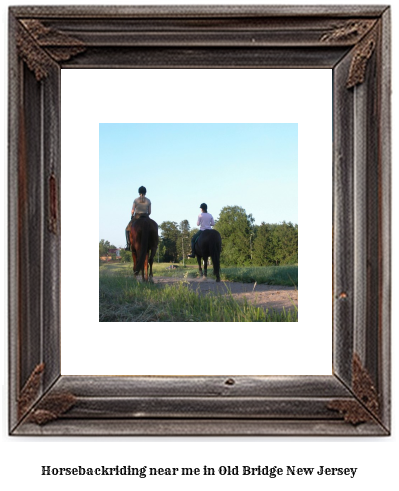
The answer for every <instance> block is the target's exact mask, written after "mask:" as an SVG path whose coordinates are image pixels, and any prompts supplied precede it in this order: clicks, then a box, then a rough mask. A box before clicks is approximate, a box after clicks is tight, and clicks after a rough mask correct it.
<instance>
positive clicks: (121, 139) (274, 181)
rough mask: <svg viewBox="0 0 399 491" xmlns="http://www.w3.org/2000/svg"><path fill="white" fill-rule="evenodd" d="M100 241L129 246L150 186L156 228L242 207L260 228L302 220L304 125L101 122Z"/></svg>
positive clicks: (148, 195)
mask: <svg viewBox="0 0 399 491" xmlns="http://www.w3.org/2000/svg"><path fill="white" fill-rule="evenodd" d="M99 126H100V128H99V131H100V135H99V136H100V148H99V154H100V169H99V170H100V172H99V174H100V175H99V178H100V181H99V182H100V190H99V191H100V194H99V196H100V206H99V209H100V217H99V218H100V227H99V232H100V237H99V239H100V240H101V239H105V240H109V241H110V242H111V244H113V245H115V246H117V247H119V246H124V244H125V238H124V227H125V226H126V225H127V223H128V221H129V219H130V211H131V206H132V203H133V200H134V198H136V197H137V196H138V192H137V191H138V188H139V187H140V186H145V187H146V188H147V197H148V198H150V200H151V203H152V215H151V218H153V219H154V220H155V221H156V222H157V223H158V224H161V223H162V222H164V221H167V220H169V221H174V222H177V223H180V222H181V221H182V220H185V219H187V220H188V221H189V223H190V226H191V228H194V227H195V226H196V221H197V216H198V214H199V212H200V210H199V205H200V204H201V203H203V202H205V203H207V205H208V212H209V213H212V215H213V216H214V218H215V219H217V218H218V216H219V213H220V210H221V209H222V208H223V207H224V206H235V205H237V206H241V207H242V208H244V209H245V211H246V212H247V213H248V214H249V213H252V215H253V217H254V218H255V223H257V224H260V223H261V222H268V223H279V222H282V221H287V222H288V221H291V222H293V223H298V125H297V124H295V123H293V124H291V123H289V124H282V123H279V124H271V123H265V124H259V123H253V124H248V123H244V124H238V123H231V124H228V123H223V124H222V123H209V124H204V123H199V124H192V123H182V124H175V123H172V124H166V123H154V124H152V123H150V124H149V123H145V124H137V123H132V124H125V123H123V124H115V123H109V124H108V123H102V124H100V125H99Z"/></svg>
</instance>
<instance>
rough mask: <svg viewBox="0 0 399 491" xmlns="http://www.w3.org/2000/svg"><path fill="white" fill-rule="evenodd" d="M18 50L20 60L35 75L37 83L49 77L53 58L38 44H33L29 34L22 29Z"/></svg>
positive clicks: (18, 37)
mask: <svg viewBox="0 0 399 491" xmlns="http://www.w3.org/2000/svg"><path fill="white" fill-rule="evenodd" d="M17 49H18V54H19V56H20V58H21V59H22V60H23V61H24V62H25V63H26V64H27V66H28V68H29V70H31V71H32V72H33V73H34V74H35V77H36V80H37V81H40V80H42V79H43V78H45V77H47V75H48V72H49V70H50V67H51V58H49V56H48V55H47V53H46V52H45V51H43V50H42V49H41V48H40V47H39V46H38V45H37V44H36V43H34V42H32V39H31V38H30V37H29V34H28V33H27V32H26V31H24V29H22V28H20V29H19V30H18V34H17Z"/></svg>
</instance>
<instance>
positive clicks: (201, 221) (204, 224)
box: [188, 203, 215, 257]
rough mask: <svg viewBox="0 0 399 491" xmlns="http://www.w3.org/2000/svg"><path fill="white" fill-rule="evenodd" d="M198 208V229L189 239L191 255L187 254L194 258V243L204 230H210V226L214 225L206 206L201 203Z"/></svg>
mask: <svg viewBox="0 0 399 491" xmlns="http://www.w3.org/2000/svg"><path fill="white" fill-rule="evenodd" d="M200 208H201V213H200V214H199V215H198V220H197V225H199V227H200V229H199V230H198V232H197V233H196V234H194V235H193V236H192V238H191V254H189V255H188V257H195V243H196V241H197V240H198V237H199V236H200V235H201V232H202V231H204V230H210V228H211V226H213V225H215V220H214V219H213V216H212V215H211V214H210V213H208V205H207V204H206V203H201V205H200Z"/></svg>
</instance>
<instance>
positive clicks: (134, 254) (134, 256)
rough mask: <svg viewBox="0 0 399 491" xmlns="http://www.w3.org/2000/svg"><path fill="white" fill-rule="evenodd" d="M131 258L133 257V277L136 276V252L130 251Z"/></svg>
mask: <svg viewBox="0 0 399 491" xmlns="http://www.w3.org/2000/svg"><path fill="white" fill-rule="evenodd" d="M132 256H133V273H134V275H135V276H137V274H136V264H137V253H136V251H132Z"/></svg>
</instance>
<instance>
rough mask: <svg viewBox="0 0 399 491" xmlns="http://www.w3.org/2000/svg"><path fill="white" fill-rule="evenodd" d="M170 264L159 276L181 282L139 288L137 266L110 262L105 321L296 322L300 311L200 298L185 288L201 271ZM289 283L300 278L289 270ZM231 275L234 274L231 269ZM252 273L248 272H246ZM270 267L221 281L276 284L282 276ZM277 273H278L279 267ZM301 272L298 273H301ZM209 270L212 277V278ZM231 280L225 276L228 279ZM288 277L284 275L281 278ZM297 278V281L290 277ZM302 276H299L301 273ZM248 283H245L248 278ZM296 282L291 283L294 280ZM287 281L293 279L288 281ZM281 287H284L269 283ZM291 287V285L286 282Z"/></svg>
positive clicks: (104, 286) (103, 280)
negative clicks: (133, 272) (186, 282)
mask: <svg viewBox="0 0 399 491" xmlns="http://www.w3.org/2000/svg"><path fill="white" fill-rule="evenodd" d="M168 266H169V264H165V263H160V264H158V263H156V264H154V275H156V276H167V277H175V278H176V277H177V278H180V279H181V281H180V282H178V283H177V284H174V285H165V286H162V287H160V285H156V284H151V283H139V282H137V281H136V280H135V279H134V277H133V274H132V264H131V263H130V264H129V263H127V264H118V263H109V264H104V265H102V266H101V267H100V319H99V320H100V322H159V321H161V322H297V320H298V313H297V310H296V309H295V308H293V309H292V310H289V311H283V312H274V311H269V310H263V309H262V308H258V307H254V306H253V305H251V304H248V303H247V302H237V301H236V300H235V299H234V298H233V297H232V296H231V295H206V296H201V295H198V294H197V293H196V292H195V291H192V290H190V289H189V288H187V286H186V285H185V283H184V281H185V278H189V277H196V276H197V268H193V267H187V268H183V267H178V268H177V269H173V270H167V269H166V268H167V267H168ZM290 268H293V270H289V271H290V274H288V273H287V272H286V274H285V275H288V276H289V277H290V278H291V277H292V276H294V278H295V274H294V271H295V268H296V267H292V266H291V267H290ZM230 269H231V270H232V271H229V270H230ZM246 269H248V270H251V272H245V271H241V270H246ZM264 269H267V268H229V270H225V269H223V271H222V278H223V279H231V278H236V279H235V281H254V280H252V279H250V278H255V281H257V282H258V283H265V282H266V280H267V282H268V281H277V279H278V278H280V277H281V276H279V274H280V273H279V274H277V272H276V271H275V272H274V273H272V272H269V274H266V272H265V271H258V272H256V271H254V270H264ZM273 269H279V268H274V267H273ZM296 270H297V268H296ZM211 272H212V271H210V270H208V275H209V277H212V276H211ZM225 274H226V275H227V276H223V275H225ZM281 274H282V275H283V277H285V275H284V274H283V273H281ZM291 275H292V276H291ZM296 277H297V272H296ZM243 278H245V279H243ZM294 278H292V279H294ZM287 281H288V280H287ZM270 284H282V283H275V282H274V283H270ZM286 284H290V285H292V284H293V283H292V281H291V283H286Z"/></svg>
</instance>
